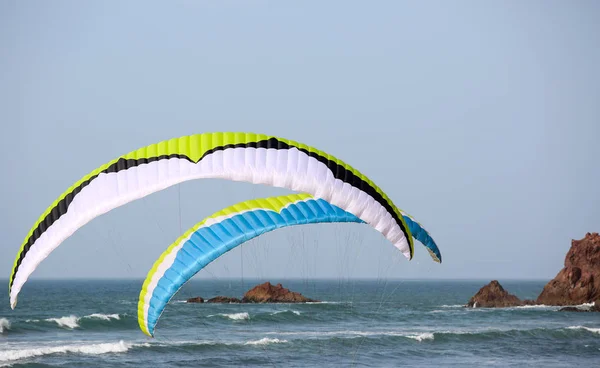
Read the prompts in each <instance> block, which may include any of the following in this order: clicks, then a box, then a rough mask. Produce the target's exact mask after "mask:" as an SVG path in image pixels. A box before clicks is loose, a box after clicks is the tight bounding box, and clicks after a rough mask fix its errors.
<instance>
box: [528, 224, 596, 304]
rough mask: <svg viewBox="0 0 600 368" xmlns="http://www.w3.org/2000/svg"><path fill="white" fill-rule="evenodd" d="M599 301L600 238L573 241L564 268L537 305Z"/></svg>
mask: <svg viewBox="0 0 600 368" xmlns="http://www.w3.org/2000/svg"><path fill="white" fill-rule="evenodd" d="M599 298H600V235H598V233H587V234H586V236H585V237H584V238H583V239H581V240H573V241H571V249H569V252H568V253H567V257H566V258H565V267H564V268H563V269H562V270H561V271H560V272H559V273H558V275H556V277H555V278H554V280H552V281H550V282H549V283H548V284H546V286H544V290H542V293H541V294H540V296H539V297H538V298H537V303H538V304H546V305H574V304H582V303H590V302H592V301H594V300H597V299H599Z"/></svg>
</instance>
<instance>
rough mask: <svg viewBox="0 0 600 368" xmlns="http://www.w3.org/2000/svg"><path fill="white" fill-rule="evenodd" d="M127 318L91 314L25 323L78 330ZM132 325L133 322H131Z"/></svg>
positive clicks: (121, 315)
mask: <svg viewBox="0 0 600 368" xmlns="http://www.w3.org/2000/svg"><path fill="white" fill-rule="evenodd" d="M125 317H127V314H126V313H125V314H117V313H114V314H104V313H92V314H88V315H86V316H83V317H79V316H76V315H69V316H63V317H52V318H46V319H43V320H39V319H27V320H25V323H31V324H40V323H46V324H48V323H50V324H53V325H56V326H58V327H60V328H64V329H68V330H74V329H78V328H94V327H97V326H106V325H107V322H109V323H113V322H127V321H123V319H124V318H125ZM132 323H133V322H132Z"/></svg>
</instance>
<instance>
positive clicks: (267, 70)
mask: <svg viewBox="0 0 600 368" xmlns="http://www.w3.org/2000/svg"><path fill="white" fill-rule="evenodd" d="M599 15H600V3H598V2H596V1H570V2H566V1H535V0H531V1H518V0H514V1H512V0H506V1H452V2H450V1H443V0H440V1H431V0H427V1H411V2H409V1H378V2H358V1H328V2H321V1H303V2H276V1H245V2H241V1H218V2H207V1H206V2H203V1H169V2H166V1H163V2H157V1H127V2H118V1H102V2H101V1H86V2H80V1H52V2H43V1H15V0H5V1H2V2H0V46H1V47H0V124H1V132H2V133H1V137H2V141H3V143H2V144H1V145H0V156H1V157H2V158H3V160H2V180H0V201H1V203H2V208H3V211H0V278H6V279H7V278H8V277H9V275H10V271H11V268H12V265H13V262H14V258H15V255H16V254H17V251H18V250H19V248H20V245H21V243H22V241H23V239H24V237H25V235H27V232H28V231H29V229H30V228H31V226H32V225H33V224H34V222H35V221H36V220H37V218H38V217H39V215H40V214H41V213H42V212H43V211H44V210H45V209H46V208H47V207H48V206H49V205H50V204H51V203H52V202H53V201H54V200H55V199H56V198H57V197H58V196H59V195H60V194H61V193H62V192H64V191H65V190H66V189H67V188H68V187H69V186H71V185H72V184H73V183H74V182H76V181H77V180H79V179H80V178H81V177H82V176H84V175H86V174H87V173H88V172H90V171H92V170H93V169H95V168H96V167H98V166H100V165H102V164H104V163H105V162H108V161H110V160H112V159H114V158H116V157H118V156H119V155H122V154H124V153H127V152H129V151H131V150H134V149H137V148H139V147H142V146H145V145H148V144H152V143H156V142H159V141H162V140H165V139H170V138H174V137H179V136H183V135H189V134H197V133H203V132H212V131H243V132H257V133H264V134H269V135H276V136H280V137H284V138H288V139H293V140H296V141H300V142H303V143H305V144H308V145H311V146H314V147H317V148H319V149H321V150H324V151H326V152H328V153H330V154H333V155H335V156H336V157H338V158H340V159H342V160H344V161H346V162H348V163H349V164H351V165H352V166H354V167H355V168H357V169H358V170H360V171H361V172H363V173H364V174H366V175H367V176H369V177H370V178H371V179H372V180H373V181H374V182H375V183H377V185H378V186H380V187H381V188H382V189H383V190H384V191H385V192H386V193H387V194H388V195H389V196H390V198H391V199H392V200H393V201H394V202H395V203H396V204H397V205H398V206H399V207H400V208H402V209H403V210H405V211H407V212H408V213H410V214H411V215H413V216H414V217H415V218H416V219H417V220H419V221H420V222H421V223H422V224H423V225H424V226H425V227H426V228H427V229H428V230H429V232H430V233H431V234H432V236H433V237H434V238H435V239H436V241H437V243H438V245H439V247H440V249H441V252H442V255H443V258H444V262H443V263H442V264H441V265H440V264H437V263H434V262H432V261H431V259H430V258H429V255H428V254H427V252H426V251H425V250H424V248H423V247H422V246H421V245H420V244H416V252H415V257H414V258H413V260H412V261H408V260H406V259H405V258H404V257H403V256H402V255H401V254H400V253H399V252H398V251H397V250H396V248H394V247H393V246H391V244H390V243H389V242H387V241H386V240H385V239H384V238H383V236H382V235H381V234H379V233H378V232H377V231H375V230H373V229H372V228H369V227H368V226H366V225H360V224H337V225H331V224H327V225H312V226H303V227H295V228H288V229H283V230H278V231H276V232H272V233H269V234H266V235H264V236H262V237H260V238H257V239H255V240H252V241H250V242H248V243H247V244H245V245H244V246H242V247H239V248H237V249H235V250H233V251H231V252H229V253H227V254H226V255H224V256H223V257H221V258H220V259H219V260H217V261H216V262H214V263H213V264H211V265H209V266H208V267H207V268H206V269H205V270H203V271H201V272H200V273H199V274H198V276H197V277H199V278H229V277H231V278H238V279H239V278H243V277H248V278H252V277H260V278H264V277H268V278H305V279H308V278H338V279H341V278H403V279H409V278H410V279H423V278H437V279H462V278H476V279H492V278H498V279H509V278H535V279H550V278H552V277H553V276H554V275H555V274H556V273H557V272H558V271H559V270H560V268H561V267H562V265H563V262H564V257H565V254H566V252H567V250H568V249H569V247H570V244H571V240H572V239H580V238H582V237H583V236H584V235H585V234H586V232H591V231H600V192H599V189H598V188H599V184H600V170H599V169H598V168H599V164H600V145H599V144H598V139H599V137H600V103H598V102H599V101H600V70H599V69H598V65H600V23H599V22H598V21H597V20H598V16H599ZM285 193H289V191H286V190H283V189H276V188H271V187H267V186H258V185H251V184H246V183H233V182H227V181H222V180H196V181H191V182H185V183H182V184H181V185H179V186H174V187H171V188H169V189H166V190H164V191H162V192H159V193H155V194H152V195H150V196H148V197H145V198H143V199H140V200H137V201H135V202H131V203H129V204H127V205H125V206H122V207H119V208H117V209H115V210H113V211H111V212H109V213H107V214H105V215H102V216H100V217H98V218H96V219H94V220H93V221H91V222H90V223H88V224H87V225H85V226H84V227H82V228H81V229H79V230H78V231H77V232H76V233H75V234H74V235H73V236H72V237H70V238H69V239H67V240H66V241H65V242H64V243H63V244H62V245H61V246H60V247H59V248H58V249H57V250H56V251H54V252H53V253H52V254H51V255H50V256H49V257H48V258H47V259H46V260H45V261H44V262H42V264H41V265H40V266H39V267H38V269H37V270H36V271H35V272H34V274H33V275H32V278H34V279H41V278H87V277H89V278H105V277H106V278H143V277H145V275H146V273H147V272H148V270H149V269H150V267H151V266H152V264H153V263H154V261H155V260H156V259H157V258H158V257H159V256H160V254H161V253H162V252H163V251H164V250H165V249H166V248H167V247H168V246H169V245H170V244H171V243H172V242H173V241H175V239H177V237H178V236H179V235H180V234H181V233H182V232H183V231H185V230H186V229H187V228H189V227H190V226H192V225H194V224H195V223H197V222H199V221H200V220H202V219H203V218H204V217H205V216H208V215H210V214H212V213H213V212H215V211H218V210H220V209H222V208H224V207H226V206H229V205H232V204H234V203H237V202H239V201H244V200H247V199H251V198H257V197H267V196H272V195H279V194H285Z"/></svg>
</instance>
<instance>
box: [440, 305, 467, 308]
mask: <svg viewBox="0 0 600 368" xmlns="http://www.w3.org/2000/svg"><path fill="white" fill-rule="evenodd" d="M462 307H464V305H463V304H452V305H447V304H444V305H440V308H462Z"/></svg>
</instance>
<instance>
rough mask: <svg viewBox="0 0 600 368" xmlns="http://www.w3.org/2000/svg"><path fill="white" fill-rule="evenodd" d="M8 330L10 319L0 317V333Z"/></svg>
mask: <svg viewBox="0 0 600 368" xmlns="http://www.w3.org/2000/svg"><path fill="white" fill-rule="evenodd" d="M8 330H10V321H9V320H8V319H6V318H0V334H3V333H4V331H8Z"/></svg>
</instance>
